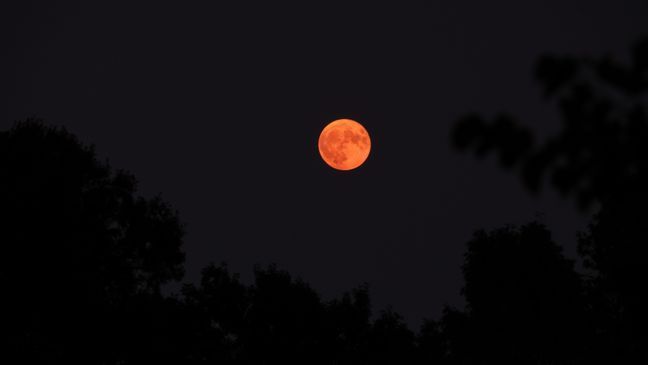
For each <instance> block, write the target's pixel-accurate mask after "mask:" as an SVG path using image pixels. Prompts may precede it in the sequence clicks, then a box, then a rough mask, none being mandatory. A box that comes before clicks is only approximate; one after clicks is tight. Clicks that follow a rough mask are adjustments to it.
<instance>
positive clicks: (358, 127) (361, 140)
mask: <svg viewBox="0 0 648 365" xmlns="http://www.w3.org/2000/svg"><path fill="white" fill-rule="evenodd" d="M317 147H318V148H319V153H320V155H321V156H322V159H323V160H324V162H326V163H327V164H328V165H329V166H331V167H332V168H334V169H336V170H343V171H346V170H353V169H355V168H357V167H358V166H360V165H362V164H363V163H364V162H365V160H366V159H367V157H369V151H370V150H371V139H370V138H369V133H368V132H367V130H366V129H365V128H364V127H363V126H362V124H360V123H358V122H356V121H355V120H351V119H338V120H334V121H332V122H331V123H329V124H328V125H327V126H326V127H324V129H323V130H322V133H321V134H320V136H319V141H318V143H317Z"/></svg>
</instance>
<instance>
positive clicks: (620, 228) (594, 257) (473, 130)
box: [453, 38, 648, 363]
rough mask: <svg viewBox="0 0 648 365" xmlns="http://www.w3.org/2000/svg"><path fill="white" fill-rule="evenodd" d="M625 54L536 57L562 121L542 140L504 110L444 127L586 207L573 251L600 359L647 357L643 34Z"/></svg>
mask: <svg viewBox="0 0 648 365" xmlns="http://www.w3.org/2000/svg"><path fill="white" fill-rule="evenodd" d="M631 56H632V57H631V62H630V64H627V65H626V64H621V63H619V62H617V61H616V60H614V59H612V58H611V57H609V56H605V57H602V58H576V57H557V56H550V55H546V56H543V57H542V58H541V59H540V61H539V62H538V66H537V72H536V76H537V78H538V80H539V81H540V82H541V84H542V85H543V88H544V91H545V94H546V96H547V97H549V98H555V99H557V103H558V106H559V108H560V111H561V113H562V117H563V125H564V128H563V130H562V132H561V133H560V134H558V135H557V136H555V137H552V138H550V139H548V140H547V141H545V142H544V143H543V144H540V145H536V144H534V143H532V141H533V140H534V139H533V137H532V136H533V133H532V132H531V131H530V130H529V129H528V128H525V127H522V126H520V125H518V124H516V122H515V121H514V118H513V117H511V116H508V115H501V116H499V117H496V118H495V119H494V121H493V122H491V123H488V122H485V121H484V120H483V118H481V117H480V116H477V115H469V116H466V117H465V118H463V119H461V120H460V121H459V122H458V123H457V125H456V128H455V130H454V132H453V140H454V143H455V146H456V147H457V148H459V149H460V150H472V151H474V152H475V153H476V154H477V155H485V154H487V153H490V152H495V153H496V154H497V155H498V156H499V159H500V161H501V162H502V165H503V166H505V167H507V168H510V169H514V170H515V171H516V172H518V174H519V175H520V176H521V177H522V179H523V181H524V183H525V185H526V186H527V187H528V188H529V189H530V190H531V191H538V190H539V188H540V187H541V185H542V183H543V182H544V181H545V180H546V179H548V180H549V181H550V183H551V184H552V185H553V187H554V188H556V189H557V190H558V191H559V192H561V193H562V194H563V195H565V196H568V197H574V198H575V199H576V201H577V203H578V204H579V206H580V207H581V208H592V207H593V208H595V209H596V213H595V214H594V216H593V219H592V222H591V224H590V226H589V229H588V231H587V232H584V233H582V235H581V237H580V238H579V245H578V247H579V253H580V255H581V256H582V258H583V261H584V264H585V267H586V268H588V269H589V270H590V273H589V275H588V277H587V278H586V280H585V282H584V286H585V287H586V288H587V289H588V290H587V297H588V303H589V305H588V311H589V315H590V316H591V317H590V320H591V322H593V323H594V327H595V328H594V333H595V334H596V336H595V338H594V339H592V341H591V343H592V344H595V345H593V349H592V353H595V354H596V355H593V356H594V357H596V358H598V359H599V360H601V359H607V360H603V362H604V363H605V361H608V362H607V363H613V362H615V361H622V362H624V361H625V362H626V363H632V362H634V363H637V362H636V361H640V362H644V363H645V362H648V335H646V328H648V315H647V314H646V308H648V300H647V299H646V298H648V289H646V288H647V286H646V285H645V278H646V277H647V274H648V271H647V269H646V264H645V260H644V258H645V257H646V256H647V255H648V245H646V243H647V241H648V228H647V227H648V213H647V211H648V189H647V187H648V144H647V143H646V141H647V140H648V115H647V114H646V94H647V92H648V38H644V39H642V40H640V41H639V42H637V43H636V44H635V45H634V47H633V48H632V52H631Z"/></svg>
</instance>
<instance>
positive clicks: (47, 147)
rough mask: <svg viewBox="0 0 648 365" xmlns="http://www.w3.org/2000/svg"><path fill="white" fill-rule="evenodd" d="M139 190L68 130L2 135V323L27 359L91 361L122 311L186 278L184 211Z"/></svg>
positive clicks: (33, 128)
mask: <svg viewBox="0 0 648 365" xmlns="http://www.w3.org/2000/svg"><path fill="white" fill-rule="evenodd" d="M135 189H136V181H135V178H134V177H133V176H132V175H129V174H128V173H126V172H123V171H115V170H113V169H111V168H110V166H108V164H107V163H104V162H100V161H99V160H98V159H97V157H96V155H95V153H94V150H93V149H92V148H91V147H87V146H84V145H82V144H81V143H79V142H78V141H77V139H76V138H75V137H73V136H72V135H70V134H69V133H67V132H66V131H65V130H63V129H59V128H53V127H45V126H44V125H43V124H42V123H40V122H38V121H33V120H29V121H25V122H21V123H17V124H16V125H15V126H14V127H13V128H12V129H11V130H9V131H7V132H2V133H0V224H1V225H2V227H1V229H0V232H1V236H0V240H1V242H2V247H3V251H4V252H3V257H5V262H4V264H3V265H2V279H3V281H4V289H5V298H6V300H5V303H7V304H8V309H5V312H4V314H5V320H6V321H3V322H4V323H7V324H9V325H8V326H3V327H5V330H7V331H9V333H10V338H11V339H12V341H13V342H14V343H13V345H14V346H13V349H15V350H16V352H17V355H18V356H19V358H29V356H31V355H33V354H39V355H38V356H42V357H44V359H43V361H44V362H47V361H45V358H46V359H48V361H55V362H59V361H60V362H68V363H74V362H79V363H91V362H92V359H94V358H96V356H98V354H100V353H104V352H110V351H111V347H112V345H111V341H112V339H111V338H110V337H111V335H117V334H118V333H115V331H119V332H121V331H120V330H119V329H117V328H115V326H114V324H115V322H114V321H113V319H114V318H115V317H116V316H117V311H121V310H124V309H125V308H127V307H128V306H130V305H131V304H132V302H133V301H134V300H135V298H138V297H139V296H147V295H148V296H151V295H158V294H159V292H160V285H162V284H164V283H167V282H169V281H172V280H179V279H180V278H181V277H182V275H183V266H182V264H183V261H184V254H183V253H182V252H181V251H180V246H181V244H182V237H183V233H184V231H183V228H182V225H181V224H180V222H179V221H178V217H177V215H176V213H175V211H173V210H172V209H171V208H170V207H169V206H168V205H167V204H166V203H165V202H163V201H162V200H161V199H160V198H159V197H158V198H154V199H144V198H138V197H136V196H135V195H134V194H135ZM138 341H139V340H138ZM33 360H34V361H36V359H33Z"/></svg>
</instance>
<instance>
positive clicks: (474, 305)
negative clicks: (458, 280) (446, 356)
mask: <svg viewBox="0 0 648 365" xmlns="http://www.w3.org/2000/svg"><path fill="white" fill-rule="evenodd" d="M465 258H466V261H465V264H464V266H463V273H464V278H465V286H464V288H463V295H464V296H465V298H466V302H467V311H466V313H465V314H463V315H461V314H458V313H452V312H447V313H446V317H447V318H446V319H444V321H447V322H448V323H447V326H448V327H450V326H453V325H456V324H454V323H457V324H458V325H459V326H460V328H461V332H462V333H459V336H458V337H457V338H456V339H452V340H451V342H452V341H455V342H458V343H456V344H455V343H453V344H452V348H453V352H454V351H457V353H452V354H451V355H452V357H454V358H459V359H462V358H463V357H464V356H466V355H467V356H468V358H467V359H466V360H470V362H471V363H473V362H474V363H487V364H490V363H493V364H502V363H510V364H545V363H550V364H572V363H574V362H575V360H576V359H577V358H578V355H579V354H581V353H582V348H581V347H582V345H581V344H580V343H579V340H582V339H583V336H584V334H586V331H584V328H585V327H584V325H585V320H584V316H583V313H584V301H583V298H582V290H581V281H580V278H579V276H578V275H577V274H576V272H575V271H574V269H573V262H571V261H570V260H567V259H566V258H565V257H563V256H562V253H561V248H560V247H559V246H558V245H556V244H555V243H554V242H553V241H552V240H551V235H550V233H549V231H548V230H547V229H546V227H544V226H542V225H540V224H538V223H530V224H528V225H525V226H521V227H505V228H501V229H497V230H494V231H492V232H485V231H478V232H476V233H475V236H474V238H473V239H472V240H471V241H470V242H469V243H468V251H467V253H466V255H465ZM455 336H456V335H455Z"/></svg>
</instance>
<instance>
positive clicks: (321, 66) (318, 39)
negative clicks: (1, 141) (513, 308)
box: [0, 0, 648, 324]
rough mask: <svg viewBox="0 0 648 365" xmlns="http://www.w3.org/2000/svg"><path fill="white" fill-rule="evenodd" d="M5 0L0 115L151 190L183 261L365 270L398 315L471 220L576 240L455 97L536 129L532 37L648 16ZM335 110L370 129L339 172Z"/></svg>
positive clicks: (437, 285) (579, 218)
mask: <svg viewBox="0 0 648 365" xmlns="http://www.w3.org/2000/svg"><path fill="white" fill-rule="evenodd" d="M16 3H17V4H19V5H12V6H7V5H6V4H5V5H2V8H0V14H1V15H0V20H2V22H1V23H2V25H0V27H1V28H0V30H1V32H2V33H1V34H2V36H0V37H2V38H0V39H2V43H1V45H2V51H0V52H1V53H0V57H1V59H0V66H1V69H0V129H2V130H5V129H7V128H9V127H10V126H11V125H12V123H13V122H14V121H15V120H18V119H23V118H26V117H29V116H37V117H41V118H44V119H45V120H46V121H47V122H49V123H53V124H56V125H63V126H65V127H66V128H68V129H69V130H70V131H71V132H73V133H75V134H77V135H78V136H79V137H80V138H81V140H82V141H84V142H86V143H93V144H95V145H96V148H97V151H98V153H99V155H100V156H101V157H102V158H106V157H107V158H109V159H110V162H111V164H112V165H113V166H114V167H118V168H125V169H127V170H129V171H131V172H133V173H134V174H135V175H136V176H137V178H138V179H139V181H140V189H141V192H142V194H144V195H145V196H152V195H153V194H156V193H158V192H161V193H162V196H163V197H164V198H165V199H166V200H167V201H169V202H170V203H172V204H173V206H174V207H175V208H177V209H178V210H179V211H180V214H181V218H182V220H183V221H184V222H185V223H186V224H187V230H188V235H187V237H186V242H185V251H186V253H187V276H186V279H187V280H196V279H197V278H198V277H199V272H200V269H201V268H202V267H204V266H205V265H206V264H207V263H208V262H210V261H214V262H217V263H218V262H221V261H227V262H228V263H229V265H230V267H231V268H232V270H233V271H236V272H240V273H241V275H242V278H243V279H244V280H245V281H249V280H250V279H251V273H252V267H253V265H254V263H262V264H267V263H271V262H276V263H277V264H278V265H279V267H280V268H282V269H286V270H288V271H289V272H291V273H293V274H295V275H297V276H301V277H302V278H303V279H305V280H306V281H308V282H309V283H310V284H311V285H312V286H313V287H314V288H315V289H316V290H318V291H319V292H320V293H322V294H323V296H324V298H331V297H333V296H336V295H339V294H340V293H341V292H343V291H345V290H348V289H350V288H352V287H354V286H357V285H358V284H361V283H362V282H364V281H366V282H368V283H369V284H370V288H371V293H372V298H373V299H374V303H375V309H376V310H379V309H381V308H384V307H385V306H386V305H388V304H391V305H393V307H394V309H395V310H397V311H398V312H400V313H402V314H403V315H404V316H405V318H406V319H407V320H408V321H409V322H410V323H412V324H417V323H418V322H419V321H420V319H421V318H423V317H429V318H436V317H438V316H439V314H440V312H441V309H442V306H443V304H444V303H449V304H452V305H462V301H461V297H460V294H459V290H460V288H461V285H462V281H461V271H460V265H461V262H462V253H463V252H464V248H465V242H466V241H467V239H469V237H470V236H471V235H472V232H473V230H475V229H477V228H494V227H498V226H501V225H504V224H508V223H523V222H527V221H529V220H531V219H534V217H536V212H543V213H544V214H545V216H544V218H543V219H544V222H545V223H547V224H548V225H549V226H550V228H552V229H553V231H554V233H555V237H556V239H557V240H558V241H559V242H560V243H562V244H564V245H565V247H566V252H567V254H568V255H569V256H572V257H575V248H574V237H575V236H574V234H575V232H576V231H577V230H578V229H582V228H583V227H584V225H585V223H586V215H581V214H579V213H578V212H577V211H576V210H575V208H574V205H573V203H572V202H569V201H563V200H561V199H560V198H559V197H557V196H556V195H554V194H553V193H551V192H544V193H543V194H541V195H540V196H539V197H536V198H534V197H531V196H530V195H529V194H528V193H527V192H526V191H525V190H524V189H523V188H522V187H521V185H520V184H519V181H518V179H517V177H515V176H514V175H513V174H508V173H505V172H503V171H502V170H501V169H500V168H498V167H497V164H496V163H495V161H494V160H487V161H485V162H483V161H481V162H480V161H477V160H475V159H474V158H473V157H472V156H468V155H461V154H459V153H457V152H455V151H454V150H453V149H452V148H451V146H450V140H449V138H448V135H449V131H450V128H451V126H452V123H453V122H454V121H455V120H456V118H457V117H459V116H461V115H463V114H465V113H467V112H479V113H482V114H483V115H485V116H489V117H490V116H493V115H494V113H496V112H498V111H509V112H511V113H513V114H516V115H518V116H520V117H522V120H523V121H524V123H526V124H528V125H530V126H532V127H533V128H534V129H535V130H536V131H537V132H538V133H539V134H540V135H543V136H545V135H548V134H551V133H552V132H554V131H556V130H557V129H558V127H559V118H558V115H557V113H556V112H555V108H554V107H553V106H552V105H551V104H550V103H547V102H545V101H543V100H542V98H541V93H540V89H539V88H538V86H537V84H536V83H535V82H534V80H533V77H532V70H533V65H534V61H535V60H536V57H537V56H538V55H539V54H541V53H543V52H556V53H561V54H565V53H571V54H578V55H581V54H592V55H594V54H601V53H603V52H611V53H616V54H619V55H620V56H622V57H623V56H626V54H625V53H624V52H625V51H626V50H627V48H628V46H629V45H630V43H631V42H632V41H633V40H634V39H636V38H637V37H638V36H639V35H640V34H646V33H648V22H647V21H646V19H648V16H647V15H648V4H646V2H645V1H640V0H636V1H630V0H624V1H620V0H616V1H608V2H596V4H592V1H580V0H579V1H563V0H560V1H559V0H554V1H513V0H510V1H478V0H473V1H467V0H466V1H436V2H432V1H426V2H422V1H417V2H409V3H408V4H405V2H402V1H398V2H392V3H391V4H390V5H384V6H383V5H376V4H375V3H376V2H374V4H371V5H362V6H361V5H350V4H348V3H346V4H344V5H343V6H333V5H332V4H331V3H330V2H327V3H328V5H319V6H314V5H312V3H311V2H302V3H303V4H311V5H308V6H307V5H303V4H302V5H300V6H294V5H293V6H288V5H286V6H277V5H272V6H270V5H263V6H256V5H252V4H249V3H246V2H217V1H212V2H188V1H182V2H181V1H178V2H174V3H164V2H160V1H156V2H150V3H149V4H146V5H144V4H139V5H135V4H132V3H131V2H126V3H124V4H121V5H117V4H116V3H115V2H98V1H80V2H79V3H76V4H75V3H67V4H65V5H62V4H61V2H54V1H47V2H43V3H42V4H35V3H33V2H28V1H19V2H16ZM133 3H134V2H133ZM266 3H268V2H266ZM225 4H227V5H225ZM232 4H239V5H232ZM5 37H6V38H5ZM343 117H345V118H353V119H356V120H358V121H360V122H361V123H363V124H364V125H365V127H366V128H367V129H368V130H369V133H370V134H371V136H372V143H373V150H372V154H371V155H370V157H369V160H368V161H367V163H366V164H365V165H363V166H362V167H361V168H360V169H358V170H355V171H352V172H350V173H343V172H338V171H334V170H332V169H331V168H329V167H327V166H326V165H325V164H324V163H323V162H322V161H321V159H320V157H319V154H318V151H317V143H316V142H317V137H318V135H319V132H320V130H321V128H323V127H324V125H325V124H326V123H328V122H329V121H331V120H333V119H337V118H343Z"/></svg>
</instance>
